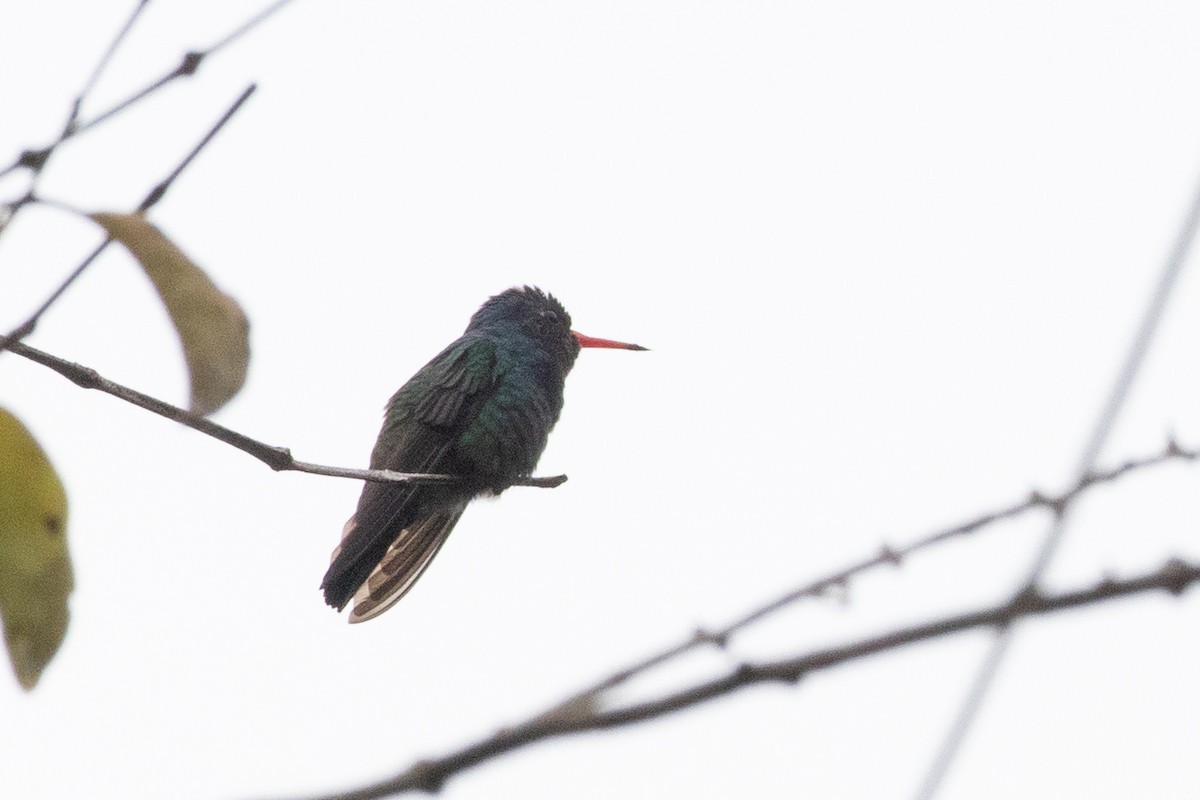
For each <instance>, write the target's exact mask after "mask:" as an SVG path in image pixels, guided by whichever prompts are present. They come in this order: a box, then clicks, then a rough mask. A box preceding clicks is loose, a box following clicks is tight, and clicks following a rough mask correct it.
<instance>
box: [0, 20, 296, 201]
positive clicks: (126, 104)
mask: <svg viewBox="0 0 1200 800" xmlns="http://www.w3.org/2000/svg"><path fill="white" fill-rule="evenodd" d="M291 2H292V0H276V2H274V3H272V4H271V5H269V6H267V7H266V8H265V9H264V10H262V11H259V12H258V13H256V14H254V15H253V16H251V17H250V18H249V19H247V20H246V21H245V22H242V23H240V24H238V25H237V26H236V27H234V28H233V29H232V30H231V31H230V32H229V33H227V34H225V35H224V36H222V37H221V38H220V39H218V40H217V41H216V42H214V43H213V44H212V45H210V46H209V47H207V48H205V49H203V50H192V51H189V52H187V53H185V54H184V55H183V58H182V59H181V60H180V62H179V64H178V65H176V66H175V67H173V68H171V69H170V70H168V71H167V72H165V73H163V74H162V75H160V76H159V77H157V78H154V79H153V80H151V81H149V82H148V83H147V84H145V85H144V86H142V87H141V88H140V89H137V90H136V91H134V92H132V93H131V94H129V95H128V96H127V97H125V98H124V99H122V100H120V101H118V102H116V103H114V104H113V105H112V106H110V107H109V108H107V109H105V110H104V111H101V112H99V113H98V114H96V116H94V117H92V118H91V119H89V120H87V121H86V122H79V121H78V113H77V112H76V114H75V117H74V124H69V125H67V126H65V127H64V129H63V132H62V133H61V134H60V135H59V137H58V138H57V139H56V140H55V141H53V142H51V143H50V144H48V145H46V146H45V147H43V148H41V149H40V150H25V151H24V152H22V153H21V154H20V155H19V156H17V158H16V160H15V161H14V162H13V163H12V164H10V165H9V166H7V167H4V168H3V169H0V178H3V177H4V176H5V175H8V174H9V173H10V172H13V171H15V170H17V169H20V168H22V167H24V168H27V169H30V170H32V171H33V172H34V173H35V174H36V173H38V172H40V171H41V170H42V169H43V168H44V167H45V162H46V160H47V159H48V158H49V156H50V154H51V153H52V152H53V151H54V150H55V148H57V147H58V146H59V145H61V144H62V143H63V142H65V141H67V140H69V139H73V138H74V137H76V136H78V135H79V134H81V133H85V132H86V131H89V130H91V129H92V128H94V127H96V126H97V125H99V124H100V123H102V122H105V121H107V120H109V119H112V118H113V117H115V116H117V115H118V114H120V113H121V112H123V111H127V110H128V109H129V108H131V107H132V106H134V105H136V104H137V103H138V102H140V101H142V100H144V99H146V98H147V97H149V96H150V95H152V94H154V93H155V92H157V91H158V90H159V89H161V88H163V87H164V86H166V85H168V84H170V83H172V82H174V81H175V80H177V79H179V78H185V77H190V76H192V75H195V74H196V72H197V71H198V70H199V69H200V65H201V64H202V63H203V62H204V60H205V59H206V58H208V57H209V56H211V55H213V54H215V53H217V52H218V51H220V50H223V49H224V48H225V47H227V46H229V45H230V44H232V43H233V42H234V41H236V40H237V39H240V38H241V37H243V36H245V35H246V34H247V33H249V32H250V31H251V30H253V29H254V28H256V27H258V26H259V25H261V24H262V23H263V22H266V21H267V19H269V18H270V17H272V16H274V15H275V14H276V13H278V12H279V11H281V10H282V9H283V8H284V6H286V5H288V4H289V3H291ZM144 5H146V0H142V2H140V3H139V5H138V7H137V8H136V9H135V10H134V13H133V18H136V17H137V15H138V14H139V13H140V12H141V10H142V7H143V6H144ZM132 23H133V19H132V18H131V19H130V21H129V22H128V23H126V27H125V28H123V29H122V31H121V33H120V34H119V35H118V38H117V40H116V42H114V44H113V46H112V47H110V48H109V51H107V52H106V53H105V55H104V56H103V57H102V59H101V62H100V64H99V65H98V66H97V67H96V69H95V70H93V77H92V78H89V80H88V84H87V88H89V89H90V88H91V86H92V84H93V83H94V82H95V80H96V75H97V73H98V72H99V70H100V69H101V68H102V67H103V65H104V63H106V61H107V59H109V58H111V56H112V51H113V50H114V49H115V47H116V45H117V44H118V43H119V42H120V41H121V39H123V37H124V34H125V32H126V31H127V30H128V27H129V26H130V25H132ZM81 104H82V98H80V99H77V100H76V101H75V103H73V104H72V107H73V108H74V107H76V106H78V105H81Z"/></svg>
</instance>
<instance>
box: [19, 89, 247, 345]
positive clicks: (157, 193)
mask: <svg viewBox="0 0 1200 800" xmlns="http://www.w3.org/2000/svg"><path fill="white" fill-rule="evenodd" d="M255 88H256V86H255V84H253V83H252V84H250V85H249V86H248V87H246V89H245V91H243V92H242V93H241V95H239V96H238V98H237V99H236V100H234V101H233V104H232V105H230V107H229V108H228V109H227V110H226V111H225V113H224V114H222V115H221V118H220V119H218V120H217V121H216V122H215V123H214V124H213V126H212V127H211V128H209V130H208V133H206V134H204V136H203V137H202V138H201V139H200V141H199V142H197V143H196V145H195V146H194V147H193V148H192V149H191V151H190V152H188V154H187V155H186V156H184V157H183V160H182V161H180V162H179V163H178V164H177V165H176V166H175V169H173V170H171V172H170V174H169V175H167V177H165V178H163V179H162V180H161V181H159V182H158V183H157V184H156V185H155V186H154V188H153V189H151V190H150V191H149V192H148V193H147V194H146V197H145V198H144V199H143V200H142V202H141V203H139V204H138V207H137V210H138V213H141V214H145V213H146V212H147V211H149V210H150V209H151V208H153V207H154V206H155V205H156V204H157V203H158V202H159V201H161V200H162V199H163V197H165V196H166V194H167V191H168V190H169V189H170V188H171V186H172V185H173V184H174V183H175V181H176V179H177V178H179V176H180V174H182V173H183V171H184V169H186V168H187V167H188V165H189V164H191V163H192V161H194V160H195V158H196V156H198V155H200V151H201V150H203V149H204V148H205V147H207V146H208V143H209V142H211V141H212V140H213V137H215V136H216V135H217V133H219V132H220V130H221V129H222V128H224V127H225V124H226V123H227V122H229V120H230V119H232V118H233V115H234V114H236V113H237V111H238V109H239V108H241V107H242V104H243V103H245V102H246V101H247V100H249V99H250V95H252V94H254V90H255ZM111 243H112V237H111V236H108V237H105V239H104V241H102V242H101V243H100V244H98V245H96V247H95V248H94V249H93V250H92V252H90V253H88V255H87V257H86V258H84V259H83V261H81V262H80V263H79V265H78V266H76V267H75V269H73V270H71V272H70V274H68V275H67V277H66V278H65V279H64V280H63V281H62V283H60V284H59V285H58V287H57V288H55V290H54V291H53V292H51V293H50V296H49V297H47V298H46V299H45V300H44V301H43V302H42V304H41V305H40V306H38V307H37V309H35V310H34V312H33V313H32V314H30V315H29V317H28V318H27V319H26V320H25V321H24V322H22V323H21V324H20V325H18V326H17V327H15V328H13V329H12V330H11V331H9V333H8V335H7V336H3V337H0V353H2V352H4V351H5V350H6V349H9V348H10V347H11V345H12V343H13V342H17V341H20V340H21V339H24V338H25V337H26V336H29V335H30V334H31V333H33V332H34V330H35V329H36V328H37V324H38V322H39V321H40V320H41V318H42V315H43V314H45V313H46V312H47V311H49V310H50V307H51V306H52V305H54V303H56V302H57V301H58V298H60V297H62V295H63V293H64V292H66V291H67V289H68V288H70V286H71V284H73V283H74V282H75V281H76V279H78V278H79V276H80V275H82V274H83V272H84V270H86V269H87V268H88V267H89V266H91V264H92V262H94V261H95V260H96V258H97V257H98V256H99V255H100V254H101V253H103V252H104V250H105V248H107V247H108V245H109V244H111Z"/></svg>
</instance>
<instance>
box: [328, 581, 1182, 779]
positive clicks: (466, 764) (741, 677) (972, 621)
mask: <svg viewBox="0 0 1200 800" xmlns="http://www.w3.org/2000/svg"><path fill="white" fill-rule="evenodd" d="M1197 582H1200V565H1195V564H1189V563H1187V562H1185V561H1182V560H1179V559H1171V560H1170V561H1168V562H1167V563H1166V564H1164V565H1163V566H1162V567H1161V568H1160V569H1158V570H1155V571H1154V572H1150V573H1146V574H1142V575H1138V576H1135V577H1132V578H1128V579H1125V580H1112V579H1105V580H1102V581H1100V582H1099V583H1097V584H1095V585H1094V586H1092V587H1090V588H1087V589H1080V590H1077V591H1073V592H1063V593H1061V594H1052V595H1045V594H1042V593H1040V592H1038V591H1036V590H1027V591H1025V592H1022V593H1021V594H1019V595H1017V596H1016V597H1014V598H1013V599H1012V600H1011V601H1009V602H1007V603H1003V604H1000V605H996V606H992V607H989V608H984V609H980V610H977V611H971V612H966V613H963V614H957V615H954V616H949V617H943V618H941V619H936V620H933V621H930V622H925V623H922V624H919V625H913V626H909V627H905V628H899V629H897V630H894V631H891V632H888V633H884V634H881V635H878V636H871V637H866V638H863V639H859V640H857V641H853V642H849V643H847V644H844V645H839V646H836V647H829V648H822V649H818V650H813V651H810V652H807V653H803V654H801V655H797V656H793V657H791V658H784V659H779V660H776V661H764V662H758V663H751V662H746V663H742V664H739V665H738V666H736V667H734V668H733V669H731V670H729V671H728V672H727V673H725V674H724V675H721V676H718V677H716V678H712V679H709V680H705V681H701V682H698V683H695V684H693V685H691V686H688V687H686V688H684V689H680V690H678V691H675V692H672V693H670V694H667V695H665V696H662V697H659V698H656V699H654V700H650V701H647V702H642V703H635V704H632V705H627V706H623V707H618V708H612V709H598V708H597V707H596V706H595V705H593V706H591V707H587V706H579V707H576V708H575V709H574V713H566V714H559V715H545V714H543V715H539V716H536V717H534V718H532V719H530V720H529V721H527V722H523V723H521V724H519V725H516V726H514V727H512V728H506V729H503V730H500V731H498V732H496V733H495V734H493V735H491V736H487V737H484V738H482V739H480V740H478V741H476V742H474V743H472V744H470V745H468V746H466V747H464V748H462V749H460V750H457V751H455V752H453V753H449V754H447V755H445V756H441V757H439V758H434V759H428V760H423V761H418V762H416V763H415V764H413V765H412V766H410V767H409V768H408V769H406V770H404V771H403V772H401V773H399V774H397V775H396V776H394V777H391V778H388V779H386V780H383V781H379V782H377V783H372V784H368V785H365V786H362V787H360V788H357V789H351V790H348V791H344V792H334V793H331V794H325V795H317V796H315V797H313V798H310V800H377V799H378V798H384V797H391V796H394V795H398V794H403V793H406V792H413V791H421V792H436V791H438V790H439V789H440V788H441V787H442V785H443V784H445V782H446V781H447V780H448V779H449V778H451V777H453V776H454V775H456V774H457V773H459V772H462V771H464V770H467V769H470V768H471V767H474V766H477V765H479V764H482V763H483V762H485V761H489V760H491V759H493V758H496V757H497V756H500V755H504V754H506V753H509V752H512V751H514V750H517V749H519V748H522V747H525V746H526V745H530V744H533V743H534V742H539V741H542V740H544V739H551V738H555V737H559V736H568V735H572V734H576V733H584V732H588V731H599V730H607V729H610V728H619V727H623V726H625V725H631V724H634V723H637V722H644V721H647V720H652V719H657V718H659V717H662V716H665V715H668V714H671V713H674V712H676V711H680V710H682V709H685V708H690V707H692V706H695V705H699V704H702V703H705V702H708V701H710V700H713V699H715V698H718V697H724V696H726V695H730V694H733V693H734V692H736V691H739V690H741V689H744V688H747V687H750V686H755V685H757V684H763V683H787V684H794V683H796V682H798V681H799V680H800V679H801V678H804V677H806V676H808V675H810V674H812V673H815V672H820V671H822V670H826V669H830V668H832V667H837V666H841V665H843V664H848V663H850V662H853V661H859V660H861V659H864V658H867V657H869V656H873V655H877V654H880V653H886V652H890V651H892V650H896V649H899V648H901V647H906V646H908V645H913V644H917V643H920V642H926V641H930V640H933V639H939V638H942V637H945V636H950V635H953V634H956V633H962V632H964V631H970V630H977V629H999V628H1005V627H1008V626H1010V625H1011V624H1012V623H1013V622H1014V621H1016V620H1019V619H1021V618H1023V617H1032V616H1038V615H1042V614H1048V613H1052V612H1056V611H1064V610H1067V609H1073V608H1082V607H1085V606H1090V605H1095V604H1097V603H1102V602H1106V601H1109V600H1115V599H1117V598H1122V597H1130V596H1133V595H1139V594H1144V593H1147V592H1152V591H1160V590H1165V591H1167V592H1170V593H1171V594H1173V595H1180V594H1182V593H1183V592H1184V591H1185V590H1187V589H1188V588H1190V587H1191V586H1192V584H1194V583H1197Z"/></svg>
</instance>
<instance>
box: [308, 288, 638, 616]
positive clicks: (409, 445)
mask: <svg viewBox="0 0 1200 800" xmlns="http://www.w3.org/2000/svg"><path fill="white" fill-rule="evenodd" d="M581 347H610V348H617V349H622V350H645V349H646V348H644V347H641V346H639V345H636V344H626V343H624V342H614V341H611V340H609V339H595V338H592V337H590V336H584V335H583V334H580V333H576V332H574V331H572V330H571V317H570V315H569V314H567V310H566V309H565V308H563V306H562V303H560V302H558V300H556V299H555V298H554V297H553V296H552V295H548V294H545V293H544V292H542V290H540V289H537V288H534V287H530V286H526V287H524V288H515V289H509V290H508V291H506V292H502V293H501V294H498V295H496V296H495V297H492V298H490V299H489V300H488V301H487V302H486V303H484V304H483V306H481V307H480V309H479V310H478V311H476V312H475V315H474V316H473V317H471V323H470V324H469V325H467V330H466V331H465V332H464V333H463V335H462V336H460V337H459V338H458V339H457V340H456V341H455V342H453V343H452V344H451V345H450V346H449V347H447V348H446V349H445V350H443V351H442V352H440V353H438V354H437V355H436V356H434V358H433V360H432V361H430V362H429V363H428V364H426V365H425V366H424V367H422V368H421V369H420V371H418V372H417V374H416V375H414V376H412V378H410V379H409V381H408V383H406V384H404V386H402V387H400V391H398V392H396V394H395V395H393V396H392V399H391V400H390V401H389V402H388V407H387V413H386V414H385V418H384V423H383V429H382V430H381V431H380V432H379V439H378V440H377V441H376V442H375V449H374V451H373V452H372V453H371V468H372V469H390V470H394V471H396V472H422V473H433V474H445V475H456V476H458V477H459V478H461V481H460V482H457V483H453V484H414V485H405V484H398V483H378V482H374V481H368V482H367V484H366V485H365V486H364V487H363V491H362V495H361V496H360V497H359V498H358V510H356V511H355V512H354V516H352V517H351V518H350V520H349V521H348V522H347V523H346V527H345V528H344V529H343V530H342V541H341V544H339V545H338V547H337V549H335V550H334V551H333V559H332V563H331V564H330V565H329V571H328V572H326V573H325V579H324V580H323V581H321V588H322V589H323V590H324V592H325V602H326V603H328V604H329V605H331V606H333V607H334V608H336V609H337V610H339V611H341V610H342V609H343V608H344V607H345V606H346V604H347V603H348V602H350V600H351V598H353V599H354V607H353V609H352V610H351V612H350V622H363V621H365V620H368V619H371V618H372V617H375V616H378V615H379V614H382V613H383V612H384V611H386V610H387V609H389V608H391V607H392V605H393V604H394V603H395V602H396V601H397V600H399V599H400V598H401V597H403V596H404V594H405V593H406V592H407V591H408V590H409V589H411V588H412V586H413V584H414V583H416V581H417V579H418V578H419V577H421V574H422V573H423V572H424V571H425V569H426V568H427V567H428V566H429V562H431V561H432V560H433V557H434V556H435V555H437V552H438V550H440V549H441V547H442V544H444V543H445V541H446V537H447V536H449V535H450V531H451V530H452V529H453V528H454V524H455V523H456V522H458V518H459V517H461V516H462V513H463V511H464V510H465V509H466V507H467V503H469V502H470V501H471V500H472V499H473V498H474V497H476V496H478V495H481V494H500V493H501V492H503V491H504V490H505V489H507V488H508V487H509V486H511V485H512V483H513V481H515V480H517V479H519V478H523V477H526V476H528V475H530V474H532V472H533V468H534V467H535V466H536V465H537V462H538V458H539V457H540V456H541V454H542V450H544V449H545V448H546V439H547V438H548V437H549V435H550V429H551V428H553V427H554V423H556V422H557V421H558V415H559V413H560V412H561V411H562V406H563V383H564V381H565V380H566V377H567V373H568V372H570V371H571V367H572V366H573V365H574V363H575V358H576V356H578V355H579V349H580V348H581Z"/></svg>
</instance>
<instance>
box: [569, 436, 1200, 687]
mask: <svg viewBox="0 0 1200 800" xmlns="http://www.w3.org/2000/svg"><path fill="white" fill-rule="evenodd" d="M1197 458H1200V449H1187V448H1183V447H1181V446H1180V445H1179V444H1178V443H1177V442H1176V441H1174V440H1173V439H1172V440H1170V441H1168V442H1167V444H1166V446H1165V447H1164V448H1163V449H1162V450H1161V451H1160V452H1158V453H1155V454H1153V455H1150V456H1145V457H1142V458H1134V459H1129V460H1128V461H1125V462H1124V463H1122V464H1120V465H1118V466H1116V467H1113V468H1111V469H1108V470H1102V471H1099V472H1089V473H1087V474H1085V475H1084V476H1083V477H1081V478H1080V479H1079V480H1078V481H1077V482H1076V483H1075V485H1074V486H1071V487H1070V488H1068V489H1066V490H1065V491H1063V492H1061V493H1059V494H1046V493H1043V492H1040V491H1037V490H1034V491H1032V492H1030V493H1029V495H1028V497H1026V498H1025V499H1024V500H1021V501H1019V502H1016V503H1012V504H1011V505H1008V506H1005V507H1002V508H999V509H996V510H994V511H989V512H987V513H985V514H980V515H979V516H976V517H973V518H971V519H968V520H966V521H964V522H960V523H957V524H955V525H951V526H950V527H947V528H943V529H941V530H938V531H934V532H933V533H930V534H928V535H926V536H924V537H922V538H920V539H917V540H915V541H913V542H912V543H910V544H908V545H905V546H903V547H899V548H896V547H891V546H886V545H885V546H884V547H882V548H880V550H879V552H878V553H876V554H875V555H872V556H869V557H867V558H864V559H861V560H859V561H857V562H855V563H854V564H851V565H850V566H847V567H844V568H842V569H840V570H838V571H836V572H833V573H830V574H827V575H825V576H823V577H821V578H817V579H816V580H812V581H809V582H808V583H806V584H804V585H802V586H799V587H797V588H795V589H793V590H791V591H789V592H788V593H786V594H784V595H782V596H780V597H778V598H776V599H774V600H771V601H770V602H768V603H765V604H763V605H761V606H759V607H758V608H755V609H754V610H752V611H750V612H748V613H746V614H744V615H743V616H742V617H740V618H738V619H737V620H735V621H734V622H732V623H730V624H728V625H726V626H724V627H722V628H716V629H712V630H705V629H700V630H697V631H695V632H694V633H693V634H692V635H691V636H689V637H687V638H686V639H683V640H681V641H679V642H677V643H676V644H674V645H671V646H669V647H667V648H664V649H663V650H661V651H659V652H657V653H655V654H653V655H651V656H648V657H646V658H645V659H643V660H641V661H639V662H637V663H635V664H631V665H629V666H627V667H624V668H622V669H620V670H618V671H617V672H615V673H613V674H611V675H609V676H607V677H605V678H603V679H602V680H600V681H598V682H596V683H594V684H592V685H591V686H588V687H587V688H585V689H583V690H581V691H580V692H578V693H577V694H575V695H572V696H571V697H569V698H567V699H566V700H564V701H563V702H562V704H561V705H562V706H563V707H564V708H571V707H575V706H577V705H579V704H581V703H583V704H586V703H588V702H591V701H592V700H593V699H594V698H595V697H596V696H597V695H599V694H600V693H602V692H606V691H609V690H610V689H613V688H615V687H617V686H619V685H621V684H622V683H625V682H626V681H628V680H630V679H632V678H634V677H636V676H638V675H640V674H642V673H644V672H647V671H649V670H651V669H654V668H655V667H658V666H661V665H662V664H665V663H667V662H669V661H671V660H673V659H675V658H678V657H680V656H682V655H684V654H686V653H688V652H691V651H692V650H694V649H696V648H698V647H701V646H704V645H716V646H717V647H722V648H723V647H724V646H725V644H726V642H728V641H729V639H730V638H732V637H733V636H734V635H735V634H737V633H738V632H739V631H741V630H743V629H744V628H747V627H749V626H750V625H753V624H754V623H756V622H758V621H759V620H762V619H764V618H766V617H768V616H770V615H772V614H774V613H776V612H778V611H781V610H783V609H785V608H787V607H789V606H791V605H793V604H795V603H797V602H799V601H800V600H803V599H806V598H815V597H820V596H822V595H824V594H826V593H827V592H830V591H834V590H837V589H839V588H843V587H845V586H846V585H847V584H848V583H849V582H850V580H851V579H853V578H855V577H858V576H859V575H862V574H864V573H866V572H869V571H872V570H874V569H876V568H878V567H886V566H900V565H901V564H902V563H903V562H904V559H906V558H908V557H909V556H911V555H913V554H915V553H918V552H920V551H923V550H927V549H929V548H931V547H933V546H934V545H937V544H939V543H941V542H945V541H948V540H950V539H955V538H958V537H962V536H968V535H971V534H973V533H977V532H978V531H980V530H982V529H983V528H986V527H988V526H990V525H992V524H994V523H997V522H1001V521H1004V520H1008V519H1013V518H1015V517H1019V516H1021V515H1023V514H1025V513H1027V512H1029V511H1033V510H1034V509H1039V508H1044V509H1047V510H1049V511H1050V512H1051V513H1053V514H1055V515H1056V516H1061V515H1062V514H1063V513H1064V511H1065V510H1066V509H1067V508H1068V507H1069V506H1070V505H1071V504H1072V503H1074V502H1075V501H1076V500H1077V499H1078V498H1079V497H1080V496H1081V495H1083V494H1084V493H1085V492H1087V491H1088V490H1089V489H1092V488H1095V487H1097V486H1101V485H1105V484H1110V483H1113V482H1115V481H1117V480H1119V479H1120V478H1122V477H1123V476H1125V475H1126V474H1128V473H1130V472H1135V471H1139V470H1143V469H1148V468H1150V467H1155V466H1158V465H1161V464H1165V463H1169V462H1174V461H1195V460H1196V459H1197Z"/></svg>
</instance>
